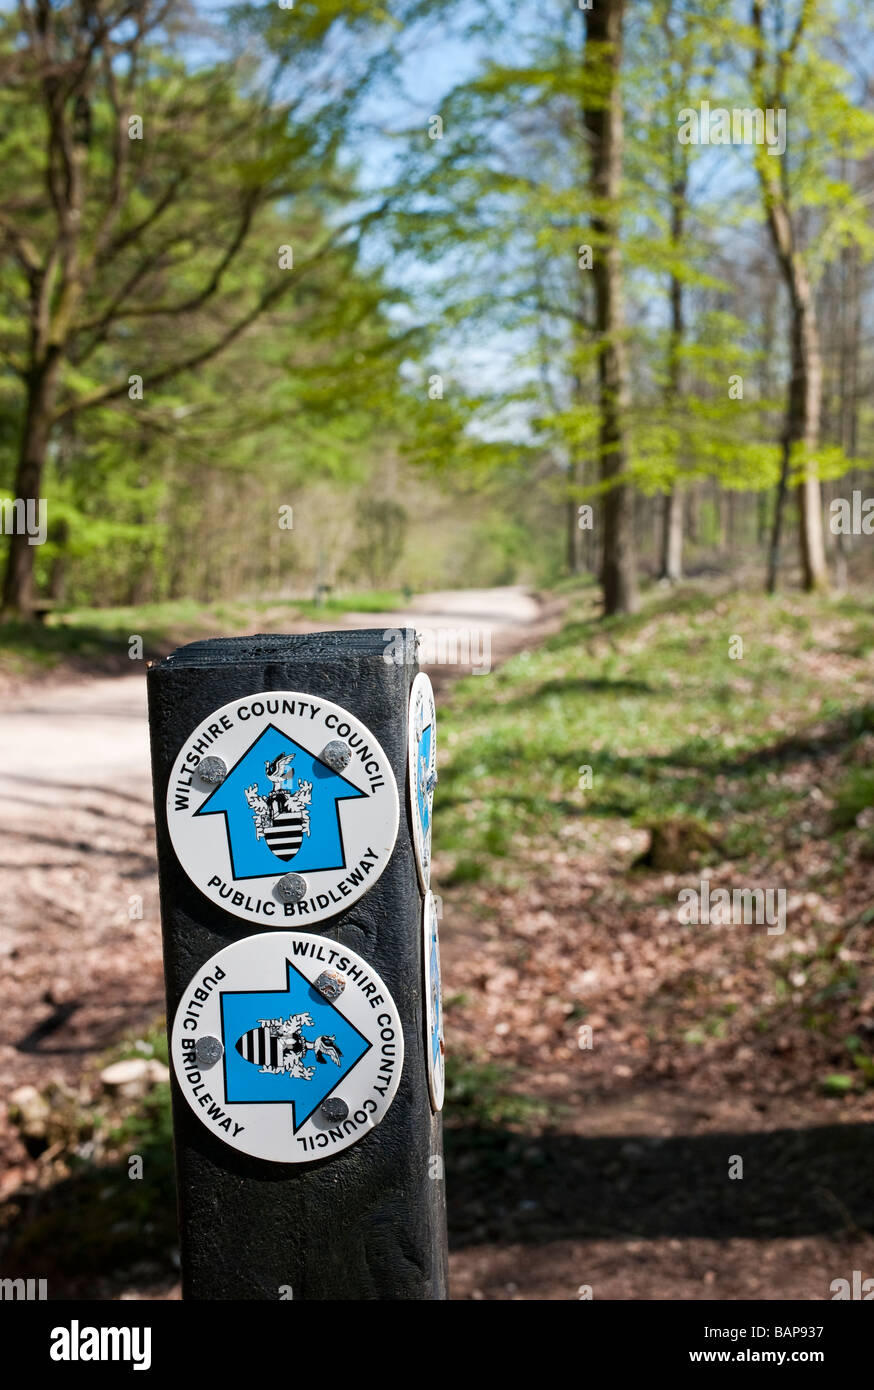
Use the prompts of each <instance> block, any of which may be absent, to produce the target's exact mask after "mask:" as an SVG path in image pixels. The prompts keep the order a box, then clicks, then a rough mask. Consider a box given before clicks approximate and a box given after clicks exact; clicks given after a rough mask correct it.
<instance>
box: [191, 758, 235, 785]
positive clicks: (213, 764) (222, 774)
mask: <svg viewBox="0 0 874 1390" xmlns="http://www.w3.org/2000/svg"><path fill="white" fill-rule="evenodd" d="M197 775H198V777H199V778H200V780H201V782H206V784H207V786H208V787H217V786H218V785H219V783H220V782H223V781H224V780H225V778H226V777H227V775H228V768H227V764H226V763H225V760H224V758H203V759H202V760H201V761H200V762H199V763H198V764H197Z"/></svg>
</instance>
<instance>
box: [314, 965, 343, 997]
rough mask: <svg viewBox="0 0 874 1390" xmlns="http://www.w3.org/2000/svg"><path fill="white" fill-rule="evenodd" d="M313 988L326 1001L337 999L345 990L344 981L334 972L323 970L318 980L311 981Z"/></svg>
mask: <svg viewBox="0 0 874 1390" xmlns="http://www.w3.org/2000/svg"><path fill="white" fill-rule="evenodd" d="M313 988H314V989H317V990H318V991H319V994H323V995H324V996H325V998H326V999H332V1000H333V999H339V998H340V995H341V994H342V993H343V990H344V989H345V988H346V981H345V980H344V979H343V976H342V975H338V974H337V973H336V971H334V970H323V971H322V973H321V975H320V976H319V978H318V979H317V980H314V981H313Z"/></svg>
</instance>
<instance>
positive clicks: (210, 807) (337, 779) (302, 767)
mask: <svg viewBox="0 0 874 1390" xmlns="http://www.w3.org/2000/svg"><path fill="white" fill-rule="evenodd" d="M283 753H293V754H294V763H293V764H292V767H291V769H290V775H289V778H288V781H287V785H288V788H289V790H290V791H292V792H293V791H294V790H295V789H296V788H297V786H298V783H299V782H300V781H304V782H311V783H312V799H311V801H310V804H309V806H308V808H307V810H308V812H309V820H310V833H309V835H308V836H307V835H305V836H304V838H303V840H302V842H301V846H300V849H299V850H298V851H297V854H295V856H294V858H293V859H291V860H282V859H279V858H277V856H276V855H275V854H273V853H272V851H271V850H270V849H269V848H268V846H267V844H266V843H265V841H264V840H263V839H260V840H259V839H258V838H257V836H256V834H255V822H254V818H253V813H252V808H251V807H250V806H249V804H248V802H247V801H246V796H245V792H246V788H247V787H251V786H253V785H254V786H257V788H258V790H259V792H260V794H261V795H262V796H266V795H267V793H268V792H269V791H270V790H271V784H270V781H269V779H268V777H267V775H266V773H265V770H264V765H265V763H267V762H272V761H273V760H274V759H275V758H278V757H279V756H280V755H281V754H283ZM366 795H367V793H366V792H363V791H360V790H359V788H358V787H356V786H353V784H352V783H351V782H349V781H347V780H346V778H345V777H343V776H341V774H340V773H339V772H335V771H334V770H333V768H330V767H328V765H327V763H323V762H322V760H321V759H320V758H318V757H316V755H315V754H314V753H311V752H310V751H309V749H308V748H303V747H302V746H301V744H299V743H297V742H295V740H294V739H293V738H289V736H288V734H284V733H283V732H282V730H281V729H277V728H276V726H275V725H274V724H268V726H267V728H266V729H264V730H263V732H262V733H261V734H260V735H259V736H258V738H257V739H256V740H255V742H254V743H253V744H252V745H251V746H250V747H249V748H247V750H246V752H245V753H244V754H243V755H242V757H241V758H239V759H238V761H237V762H236V763H235V764H234V766H233V767H232V768H231V770H230V771H229V773H228V775H227V777H226V778H225V780H224V781H223V782H222V783H221V784H220V785H219V786H218V787H216V789H215V791H214V792H212V794H211V795H210V796H208V797H207V798H206V801H204V803H203V805H202V806H201V807H200V809H199V810H198V811H196V812H195V815H198V816H213V815H223V816H224V818H225V825H226V828H227V834H228V849H229V851H230V856H231V871H232V873H233V876H234V878H235V879H244V878H263V877H265V876H266V875H268V874H276V873H282V872H284V871H285V870H288V869H291V870H293V871H294V872H295V873H305V872H306V871H307V870H308V869H309V870H311V871H312V872H317V871H318V870H320V869H344V868H345V867H346V854H345V849H344V846H343V827H342V824H341V822H340V807H339V805H338V803H339V802H340V801H350V800H352V799H353V798H355V797H358V796H366Z"/></svg>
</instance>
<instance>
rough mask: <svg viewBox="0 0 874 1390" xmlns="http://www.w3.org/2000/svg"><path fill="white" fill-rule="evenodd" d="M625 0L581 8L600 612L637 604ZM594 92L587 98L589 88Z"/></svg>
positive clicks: (632, 608)
mask: <svg viewBox="0 0 874 1390" xmlns="http://www.w3.org/2000/svg"><path fill="white" fill-rule="evenodd" d="M624 10H625V0H599V3H598V6H597V8H595V9H592V10H587V11H586V13H585V18H586V54H585V65H584V66H585V69H587V70H588V71H587V74H586V76H587V81H586V88H585V91H586V96H585V98H584V100H585V102H586V106H585V111H584V123H585V127H586V131H587V132H588V136H589V145H590V153H591V161H592V163H591V175H590V190H591V194H592V199H593V204H594V206H595V209H596V211H595V213H594V215H593V217H592V231H593V233H594V240H595V257H594V264H593V267H592V274H593V277H594V286H595V326H596V331H597V334H598V338H599V348H600V350H599V354H598V388H599V404H600V428H599V445H600V469H601V480H602V482H605V483H607V484H608V488H607V491H606V492H605V493H604V506H603V517H604V525H603V555H602V561H601V586H602V589H603V592H604V612H605V614H612V613H633V612H635V611H636V609H637V587H636V575H635V556H634V495H633V491H632V488H631V485H630V483H629V481H628V446H627V440H626V433H625V429H626V427H625V417H626V412H627V410H628V406H629V402H630V387H629V368H628V354H627V348H626V344H625V336H624V335H625V314H624V306H623V300H622V260H621V251H620V246H619V213H618V202H619V195H620V186H621V178H622V92H621V88H620V72H621V66H622V23H623V17H624ZM594 93H597V100H594V101H593V94H594Z"/></svg>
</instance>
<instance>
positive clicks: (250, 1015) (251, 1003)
mask: <svg viewBox="0 0 874 1390" xmlns="http://www.w3.org/2000/svg"><path fill="white" fill-rule="evenodd" d="M285 966H286V981H285V988H284V989H274V990H228V991H225V992H224V993H223V994H222V996H221V1006H222V1043H223V1044H224V1049H225V1055H224V1068H225V1097H226V1099H227V1101H228V1104H229V1105H234V1104H236V1105H251V1104H263V1105H271V1104H272V1105H276V1104H282V1105H287V1104H289V1103H290V1104H291V1105H292V1106H293V1107H294V1108H293V1112H292V1128H293V1130H294V1131H295V1132H296V1131H297V1130H299V1129H300V1127H301V1125H302V1124H304V1122H305V1121H306V1120H308V1119H309V1117H310V1115H312V1113H313V1111H314V1110H316V1109H317V1108H318V1106H320V1105H321V1103H322V1101H323V1100H325V1099H326V1098H327V1097H328V1096H329V1095H330V1094H331V1092H332V1091H333V1090H334V1088H335V1087H336V1086H339V1084H340V1082H341V1081H343V1080H344V1079H345V1078H346V1077H347V1076H348V1075H349V1073H350V1072H351V1070H352V1068H353V1067H354V1066H355V1065H356V1063H357V1062H360V1060H361V1058H362V1057H363V1056H364V1054H365V1052H367V1051H369V1049H370V1043H369V1042H368V1041H367V1039H366V1038H365V1037H364V1036H363V1035H362V1034H361V1033H359V1031H358V1029H357V1028H355V1027H354V1026H353V1025H352V1024H351V1023H350V1022H349V1020H348V1019H347V1018H346V1017H345V1016H344V1015H343V1014H342V1013H341V1012H340V1010H339V1009H338V1008H337V1007H336V1006H335V1005H334V1004H332V1003H331V1002H330V1001H329V1000H327V999H325V998H324V996H323V995H321V994H319V992H318V990H316V989H314V988H313V986H312V985H311V984H310V982H309V980H308V979H307V978H306V976H305V975H302V974H301V973H300V971H299V970H298V969H297V967H296V966H294V965H292V963H291V961H290V960H286V962H285ZM303 1013H308V1014H310V1015H311V1016H312V1020H313V1021H312V1024H311V1025H310V1024H304V1026H303V1029H302V1032H303V1037H304V1038H305V1040H306V1041H307V1042H308V1043H312V1042H314V1041H315V1039H316V1038H317V1037H319V1036H320V1035H322V1036H325V1035H327V1036H332V1037H333V1038H334V1041H335V1044H336V1047H337V1048H338V1049H339V1051H340V1052H341V1053H342V1056H341V1058H340V1065H339V1066H337V1065H336V1064H335V1063H334V1062H333V1061H330V1060H329V1061H326V1062H318V1061H316V1057H315V1053H314V1052H313V1051H312V1049H310V1050H308V1051H307V1053H306V1055H305V1057H304V1062H305V1065H306V1066H307V1067H312V1069H313V1077H312V1079H311V1080H310V1081H307V1080H305V1079H304V1078H303V1077H300V1076H289V1075H288V1073H287V1072H285V1073H283V1074H281V1075H279V1076H276V1075H272V1074H271V1073H269V1072H262V1071H261V1070H260V1069H259V1067H258V1065H257V1064H256V1063H255V1062H247V1061H246V1059H245V1058H244V1057H242V1056H241V1055H240V1053H239V1052H238V1051H237V1042H238V1040H239V1039H240V1038H241V1037H242V1036H243V1034H244V1033H248V1032H249V1030H250V1029H252V1028H257V1026H258V1023H259V1021H260V1020H261V1019H265V1018H281V1019H283V1020H285V1019H288V1018H289V1017H290V1016H291V1015H292V1014H303Z"/></svg>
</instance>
